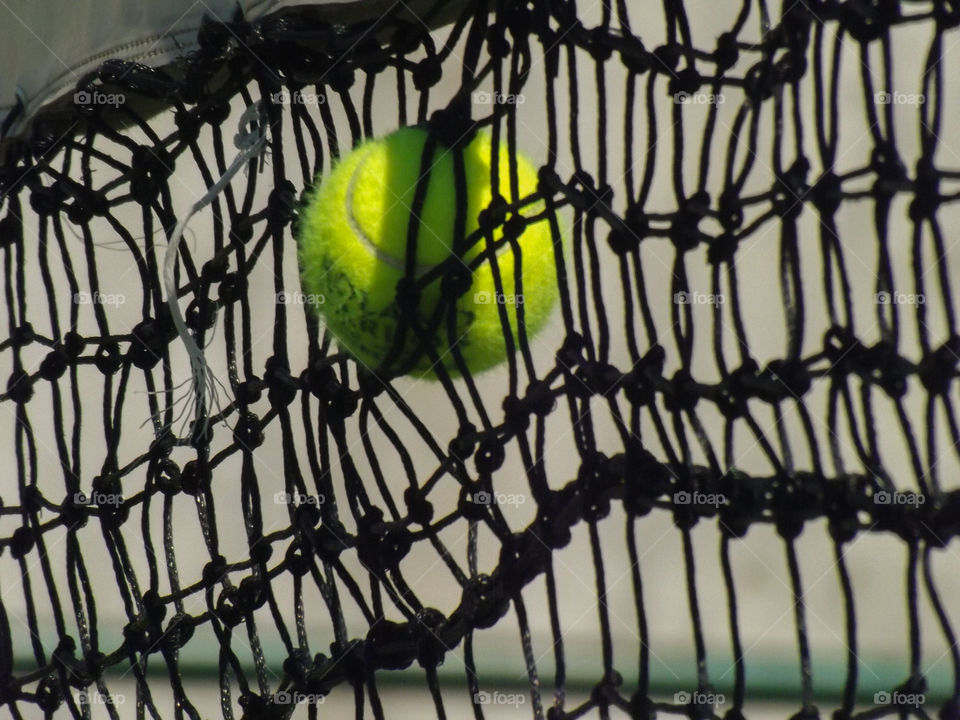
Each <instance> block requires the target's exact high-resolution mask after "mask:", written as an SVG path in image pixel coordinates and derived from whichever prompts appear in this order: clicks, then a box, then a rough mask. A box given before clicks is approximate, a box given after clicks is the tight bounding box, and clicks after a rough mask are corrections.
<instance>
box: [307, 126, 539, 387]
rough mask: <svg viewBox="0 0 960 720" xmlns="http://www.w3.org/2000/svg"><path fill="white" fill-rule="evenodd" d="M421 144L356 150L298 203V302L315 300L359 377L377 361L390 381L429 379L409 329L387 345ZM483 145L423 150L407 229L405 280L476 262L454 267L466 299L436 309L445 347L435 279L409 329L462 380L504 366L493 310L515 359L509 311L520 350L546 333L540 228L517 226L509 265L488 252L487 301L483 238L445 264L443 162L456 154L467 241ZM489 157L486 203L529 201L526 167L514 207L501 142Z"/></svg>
mask: <svg viewBox="0 0 960 720" xmlns="http://www.w3.org/2000/svg"><path fill="white" fill-rule="evenodd" d="M426 142H427V132H426V131H425V130H423V129H420V128H414V127H408V128H402V129H400V130H397V131H396V132H393V133H391V134H390V135H387V136H386V137H383V138H380V139H376V140H369V141H367V142H364V143H362V144H360V145H358V146H357V147H356V148H355V149H354V150H353V151H352V152H351V153H349V154H348V155H347V156H345V157H344V158H343V159H342V160H341V161H340V162H339V163H338V164H337V165H336V166H335V167H334V168H333V170H332V171H331V172H330V173H329V174H328V175H327V176H326V177H325V178H323V179H322V180H321V182H320V183H319V184H318V186H317V187H316V188H315V189H314V190H312V191H310V192H309V193H307V195H306V196H305V199H304V205H303V208H302V210H301V213H300V218H299V222H298V227H297V235H298V238H297V239H298V248H299V261H300V271H301V280H302V284H303V290H304V292H305V293H307V294H308V295H309V296H310V297H316V298H322V302H318V303H314V304H312V305H313V307H315V308H316V309H317V310H318V312H319V313H320V314H321V315H322V316H323V319H324V321H325V322H326V326H327V328H328V329H329V330H330V331H331V332H332V333H333V335H334V336H335V337H336V338H337V341H338V342H339V344H340V345H341V347H342V348H344V349H346V350H347V352H349V353H350V354H351V355H353V356H354V357H355V358H357V360H359V361H360V362H361V363H363V364H364V365H366V366H368V367H369V368H371V369H376V368H379V367H381V366H382V365H383V363H384V362H385V361H386V360H388V358H389V359H390V360H391V363H390V365H389V368H391V369H392V370H393V371H397V370H399V369H403V370H405V371H410V372H416V373H417V374H420V375H426V376H432V375H434V372H433V369H432V368H431V365H432V363H431V359H430V355H429V354H428V353H426V352H425V351H423V343H422V341H421V339H420V337H419V336H418V334H417V333H416V332H415V331H414V330H413V328H412V327H411V322H406V323H405V324H404V325H403V327H404V331H403V332H404V334H405V336H406V337H404V338H403V339H402V343H401V344H400V345H395V343H396V338H397V333H398V332H399V331H400V327H401V325H400V318H401V310H400V308H399V306H398V302H397V284H398V281H400V280H401V279H402V278H404V277H405V274H406V264H407V263H406V253H407V247H408V245H407V236H408V232H409V226H410V213H411V211H412V210H411V209H412V207H413V205H414V195H415V193H416V190H417V182H418V179H419V178H420V175H421V167H422V160H423V153H424V148H425V145H426ZM491 145H492V143H491V138H490V136H489V134H487V133H485V132H481V133H478V134H477V135H476V136H475V137H474V139H473V140H472V141H471V142H470V143H469V144H468V145H466V146H465V147H463V148H462V149H461V150H451V149H450V148H447V147H444V146H442V145H441V144H440V143H434V146H435V149H434V152H433V156H432V158H431V160H430V162H429V163H428V165H427V166H426V167H428V168H429V171H428V178H427V179H426V182H427V185H426V195H425V198H424V201H423V206H422V210H421V213H420V216H419V224H418V227H417V241H416V260H415V268H416V269H415V279H420V278H423V276H424V274H425V273H428V272H430V271H431V269H433V268H435V267H436V266H437V265H438V264H440V263H443V262H445V261H448V265H446V266H445V267H444V268H442V269H441V270H445V269H447V268H449V267H452V263H457V264H459V263H461V262H462V263H463V264H464V266H466V265H469V263H470V261H471V260H474V259H476V258H477V256H478V255H483V259H482V262H481V263H480V264H479V265H478V266H477V267H476V269H475V270H473V271H472V272H468V270H464V269H462V267H461V270H462V272H463V273H464V275H465V277H464V280H470V279H471V278H472V282H471V284H470V288H469V291H468V292H466V293H465V294H463V295H461V296H460V297H459V298H450V299H448V301H447V302H453V301H454V300H456V331H455V333H454V334H453V336H451V334H450V332H449V320H448V318H449V314H448V313H449V305H446V306H445V307H444V308H441V309H440V312H441V314H440V319H439V322H436V321H435V320H434V319H433V318H434V316H435V311H437V310H438V304H439V303H440V302H441V295H442V293H443V292H448V293H449V289H447V290H444V287H443V285H444V283H443V280H442V278H443V275H444V272H442V271H440V272H434V273H433V276H431V278H430V279H429V284H426V285H425V286H422V285H421V284H418V287H420V294H419V299H418V300H416V314H417V318H418V319H419V323H420V326H421V327H422V328H425V329H427V332H430V330H431V329H434V330H433V332H432V335H431V336H430V337H431V341H432V342H433V344H434V347H435V349H436V351H437V354H438V355H439V357H440V358H441V362H442V363H443V365H444V366H445V367H446V368H447V370H448V371H449V372H450V373H451V374H457V372H458V371H457V367H456V364H455V362H454V358H453V355H452V354H451V352H450V350H451V347H452V346H453V345H454V344H456V345H457V346H458V347H459V350H460V351H461V352H462V354H463V358H464V361H465V363H466V365H467V367H468V368H469V369H470V371H471V372H472V373H473V372H480V371H483V370H486V369H488V368H491V367H493V366H495V365H497V364H498V363H501V362H503V361H504V360H505V359H506V357H507V345H506V340H505V338H504V331H503V325H502V323H501V320H500V307H499V306H500V305H504V306H505V310H506V314H507V317H508V320H509V324H510V331H511V332H512V333H513V337H514V340H515V343H514V347H517V345H516V338H517V328H518V315H517V312H518V310H519V309H520V307H521V306H522V308H523V313H524V319H523V320H524V325H525V328H526V333H527V337H528V338H529V337H532V336H533V335H534V334H535V333H536V332H538V331H539V330H540V328H541V327H543V325H544V324H545V323H546V321H547V319H548V317H549V315H550V312H551V310H552V308H553V306H554V304H555V301H556V298H557V287H556V275H555V267H556V265H555V262H554V245H553V238H552V234H551V232H550V223H549V222H548V221H547V220H545V219H543V218H541V219H538V220H537V221H535V222H533V221H531V222H529V223H527V224H526V225H525V226H522V232H520V235H519V237H518V240H517V242H518V245H519V248H520V253H519V256H515V253H514V252H513V251H512V248H511V245H510V243H505V244H504V245H503V247H502V248H501V249H499V250H498V251H497V253H496V263H497V267H498V268H499V273H500V279H501V283H502V292H499V293H498V292H497V291H496V289H495V284H494V278H493V269H492V267H491V261H490V255H489V253H485V249H486V246H487V245H486V240H485V237H484V236H483V235H479V234H478V235H477V237H479V240H478V241H477V242H475V243H473V244H472V245H471V247H469V248H468V249H466V250H463V251H462V252H461V253H460V254H459V255H458V259H454V260H450V258H451V255H452V254H453V245H454V234H455V231H454V228H455V223H456V221H457V219H456V210H457V191H456V180H455V171H454V153H455V152H462V153H463V163H464V171H465V177H466V186H467V187H466V216H465V220H464V222H465V235H464V237H467V236H469V235H470V234H471V233H473V232H474V231H476V230H477V229H478V215H479V214H480V212H481V211H482V210H484V209H486V208H487V207H488V206H489V205H490V203H491V198H492V192H491V186H490V173H491V171H490V160H491V156H492V152H491ZM500 146H501V149H500V153H499V165H498V172H499V184H498V192H499V194H500V195H502V196H503V197H504V198H505V199H506V200H507V201H508V202H510V203H513V202H516V201H518V200H520V199H522V198H525V197H527V196H529V195H530V194H532V193H534V192H535V191H536V189H537V172H536V170H535V168H534V167H533V165H531V164H530V162H529V161H528V160H526V159H525V158H523V157H520V156H517V157H516V164H517V176H518V181H519V182H518V195H517V196H516V197H514V196H513V195H512V194H511V190H510V187H511V185H510V153H509V151H508V150H507V148H506V143H505V142H502V143H500ZM542 211H543V203H542V201H538V202H537V203H535V204H533V203H531V204H528V205H526V206H525V207H524V208H523V209H522V210H521V213H520V214H521V215H523V216H524V217H533V216H535V215H539V214H541V213H542ZM509 219H510V216H509V215H508V217H507V220H509ZM502 237H503V224H500V225H499V226H498V227H497V228H496V229H495V231H494V232H493V239H494V241H495V242H496V241H499V240H500V239H501V238H502ZM468 244H469V243H468ZM518 262H519V265H520V268H521V277H522V289H520V291H519V292H518V289H517V288H516V282H515V270H516V265H517V264H518ZM423 282H426V280H424V281H423ZM463 285H465V283H463ZM447 287H448V288H449V287H450V286H449V285H448V286H447ZM395 347H397V348H399V349H400V353H399V356H397V357H394V358H390V355H391V351H392V350H393V349H394V348H395ZM414 357H416V360H414Z"/></svg>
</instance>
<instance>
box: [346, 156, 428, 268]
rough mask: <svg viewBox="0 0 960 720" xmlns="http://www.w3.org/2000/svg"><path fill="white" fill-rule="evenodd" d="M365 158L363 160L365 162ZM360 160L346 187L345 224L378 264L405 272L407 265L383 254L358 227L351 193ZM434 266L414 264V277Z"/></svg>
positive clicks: (360, 166)
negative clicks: (360, 240)
mask: <svg viewBox="0 0 960 720" xmlns="http://www.w3.org/2000/svg"><path fill="white" fill-rule="evenodd" d="M365 159H366V158H364V160H365ZM364 160H361V161H360V162H358V163H357V167H356V168H355V169H354V171H353V174H352V175H351V176H350V183H349V185H348V186H347V223H348V224H349V225H350V229H351V230H352V231H353V234H354V235H355V236H357V237H360V238H361V239H362V240H363V242H364V243H366V245H367V248H368V249H369V250H370V252H372V253H373V254H374V256H375V257H376V258H377V260H379V261H380V262H383V263H386V264H387V265H389V266H390V267H392V268H394V269H395V270H399V271H401V272H405V271H406V268H407V265H406V263H405V262H402V261H401V260H400V259H399V258H397V257H394V256H393V255H391V254H390V253H388V252H384V251H383V250H382V249H381V248H380V247H378V246H377V244H376V243H374V242H373V240H371V239H370V237H369V236H368V235H367V234H366V233H365V232H364V231H363V228H362V227H361V226H360V222H359V221H358V220H357V217H356V215H354V212H353V192H354V186H355V185H356V183H357V176H358V175H359V174H360V171H361V170H363V162H364ZM434 267H435V265H425V264H421V263H415V264H414V268H415V277H420V276H422V275H424V274H425V273H427V272H428V271H430V270H432V269H433V268H434Z"/></svg>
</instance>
